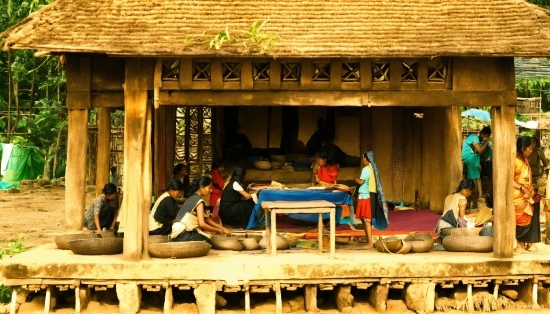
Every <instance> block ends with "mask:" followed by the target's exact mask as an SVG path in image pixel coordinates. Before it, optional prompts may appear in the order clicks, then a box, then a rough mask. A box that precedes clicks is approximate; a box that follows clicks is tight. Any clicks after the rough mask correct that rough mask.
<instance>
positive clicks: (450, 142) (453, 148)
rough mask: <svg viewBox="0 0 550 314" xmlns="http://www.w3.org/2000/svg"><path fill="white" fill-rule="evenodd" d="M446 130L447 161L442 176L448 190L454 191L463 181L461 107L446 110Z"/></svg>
mask: <svg viewBox="0 0 550 314" xmlns="http://www.w3.org/2000/svg"><path fill="white" fill-rule="evenodd" d="M444 125H445V128H444V129H443V132H444V134H443V138H444V139H445V141H444V143H443V152H444V154H445V160H446V161H447V162H446V164H445V166H446V167H447V169H445V170H444V171H443V172H442V174H443V175H444V177H446V178H445V179H443V182H447V184H448V190H449V191H454V190H455V189H456V187H457V186H458V183H459V182H460V180H461V179H462V152H461V147H462V120H461V116H460V108H459V107H446V108H445V124H444Z"/></svg>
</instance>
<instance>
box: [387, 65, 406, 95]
mask: <svg viewBox="0 0 550 314" xmlns="http://www.w3.org/2000/svg"><path fill="white" fill-rule="evenodd" d="M402 68H403V64H402V60H401V59H391V60H390V86H389V88H390V90H400V89H401V71H402Z"/></svg>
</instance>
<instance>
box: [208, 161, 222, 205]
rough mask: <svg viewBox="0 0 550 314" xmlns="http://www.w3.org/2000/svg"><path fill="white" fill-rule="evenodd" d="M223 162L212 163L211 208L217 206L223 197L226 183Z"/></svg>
mask: <svg viewBox="0 0 550 314" xmlns="http://www.w3.org/2000/svg"><path fill="white" fill-rule="evenodd" d="M224 168H225V167H224V164H223V160H221V159H216V160H214V161H213V162H212V172H211V173H210V176H212V193H210V206H212V207H214V206H216V203H217V202H218V200H219V199H220V197H221V196H222V191H223V186H224V181H223V178H222V172H223V170H224Z"/></svg>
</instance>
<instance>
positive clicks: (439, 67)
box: [428, 58, 448, 82]
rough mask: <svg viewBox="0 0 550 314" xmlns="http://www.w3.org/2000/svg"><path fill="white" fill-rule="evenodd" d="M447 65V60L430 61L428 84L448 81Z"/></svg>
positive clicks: (436, 59) (435, 59)
mask: <svg viewBox="0 0 550 314" xmlns="http://www.w3.org/2000/svg"><path fill="white" fill-rule="evenodd" d="M447 64H448V61H447V59H445V58H434V59H430V60H428V82H445V81H446V80H447Z"/></svg>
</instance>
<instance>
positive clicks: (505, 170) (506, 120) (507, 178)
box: [491, 106, 516, 258]
mask: <svg viewBox="0 0 550 314" xmlns="http://www.w3.org/2000/svg"><path fill="white" fill-rule="evenodd" d="M514 113H515V111H514V107H510V106H500V107H492V108H491V121H492V126H493V134H494V136H493V164H494V165H495V167H493V195H495V197H494V199H493V217H494V220H493V221H494V226H493V230H494V238H493V239H494V240H493V255H494V256H495V257H501V258H507V257H512V256H513V255H514V248H513V245H514V239H515V236H516V234H515V231H516V216H515V210H514V199H513V188H512V178H513V174H514V172H513V171H514V168H513V167H514V158H515V157H514V156H515V125H514Z"/></svg>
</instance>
